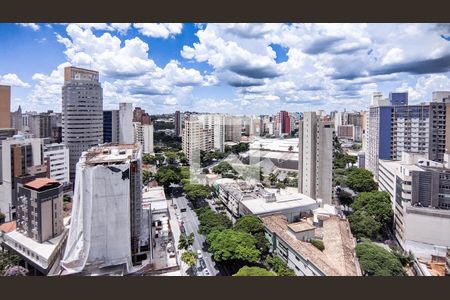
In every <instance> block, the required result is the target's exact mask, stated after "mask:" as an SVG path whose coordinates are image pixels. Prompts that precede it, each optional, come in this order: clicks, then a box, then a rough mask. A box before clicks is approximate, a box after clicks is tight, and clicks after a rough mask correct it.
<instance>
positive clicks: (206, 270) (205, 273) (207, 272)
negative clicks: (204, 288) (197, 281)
mask: <svg viewBox="0 0 450 300" xmlns="http://www.w3.org/2000/svg"><path fill="white" fill-rule="evenodd" d="M203 275H205V276H210V275H211V274H210V273H209V271H208V269H205V270H203Z"/></svg>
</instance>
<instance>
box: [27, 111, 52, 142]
mask: <svg viewBox="0 0 450 300" xmlns="http://www.w3.org/2000/svg"><path fill="white" fill-rule="evenodd" d="M28 129H29V133H31V134H33V137H35V138H49V137H51V136H52V118H51V116H50V114H49V113H39V114H36V115H30V116H29V117H28Z"/></svg>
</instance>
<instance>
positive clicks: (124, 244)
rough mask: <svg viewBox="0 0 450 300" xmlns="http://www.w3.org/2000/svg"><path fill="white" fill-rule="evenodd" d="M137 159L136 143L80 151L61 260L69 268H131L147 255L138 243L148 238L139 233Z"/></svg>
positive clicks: (139, 149)
mask: <svg viewBox="0 0 450 300" xmlns="http://www.w3.org/2000/svg"><path fill="white" fill-rule="evenodd" d="M141 160H142V154H141V148H140V146H139V145H138V144H131V145H102V146H98V147H93V148H91V149H89V150H88V151H86V152H83V154H82V156H81V157H80V160H79V162H78V164H77V169H76V172H77V176H76V181H75V190H74V196H73V212H72V220H71V227H70V231H69V236H68V240H67V246H66V250H65V253H64V257H63V260H62V262H61V265H62V267H63V268H64V269H66V270H67V271H68V272H71V273H79V272H83V271H84V272H88V271H92V269H100V268H102V267H109V266H117V265H125V266H126V268H125V270H128V271H130V270H131V269H132V268H133V265H135V264H137V263H139V262H140V261H141V260H143V259H145V258H146V257H145V255H144V254H143V253H142V252H141V247H140V244H141V241H143V240H144V239H146V242H148V240H149V238H150V237H149V236H148V237H142V236H141V226H142V224H141V218H142V179H141V172H142V169H141ZM150 223H151V222H150ZM147 245H148V243H147Z"/></svg>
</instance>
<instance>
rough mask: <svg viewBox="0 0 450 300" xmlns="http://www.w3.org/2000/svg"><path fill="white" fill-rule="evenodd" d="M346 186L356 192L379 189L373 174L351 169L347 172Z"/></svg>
mask: <svg viewBox="0 0 450 300" xmlns="http://www.w3.org/2000/svg"><path fill="white" fill-rule="evenodd" d="M346 184H347V185H348V186H349V187H350V188H351V189H352V190H354V191H355V192H358V193H361V192H371V191H374V190H376V189H377V187H378V186H377V183H376V182H375V181H374V180H373V174H372V172H370V171H369V170H366V169H359V168H350V169H349V170H348V171H347V179H346Z"/></svg>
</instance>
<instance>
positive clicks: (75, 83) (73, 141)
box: [62, 67, 103, 182]
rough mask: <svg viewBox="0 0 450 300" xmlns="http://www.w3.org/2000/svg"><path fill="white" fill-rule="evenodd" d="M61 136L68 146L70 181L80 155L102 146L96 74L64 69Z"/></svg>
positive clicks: (99, 94) (101, 100)
mask: <svg viewBox="0 0 450 300" xmlns="http://www.w3.org/2000/svg"><path fill="white" fill-rule="evenodd" d="M62 126H63V129H62V135H63V142H64V144H66V145H67V146H68V147H69V154H70V166H69V169H70V180H71V181H72V182H73V181H74V179H75V170H76V168H75V165H76V164H77V162H78V160H79V158H80V156H81V153H82V152H83V151H86V150H87V149H89V148H91V147H93V146H97V145H98V144H101V143H103V89H102V87H101V84H100V82H99V74H98V72H97V71H92V70H86V69H81V68H76V67H66V68H65V69H64V86H63V88H62Z"/></svg>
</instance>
